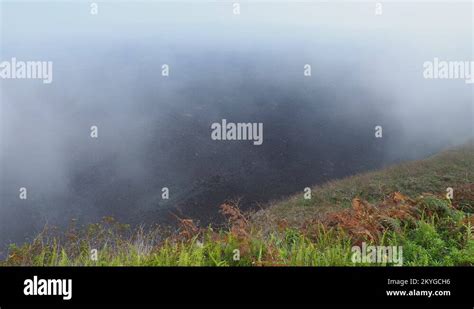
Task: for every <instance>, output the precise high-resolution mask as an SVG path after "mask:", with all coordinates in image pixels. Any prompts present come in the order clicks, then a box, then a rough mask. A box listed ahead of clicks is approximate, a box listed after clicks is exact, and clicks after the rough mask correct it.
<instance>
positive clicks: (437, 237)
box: [0, 145, 474, 266]
mask: <svg viewBox="0 0 474 309" xmlns="http://www.w3.org/2000/svg"><path fill="white" fill-rule="evenodd" d="M473 166H474V146H473V145H468V146H464V147H461V148H458V149H453V150H450V151H446V152H443V153H440V154H438V155H435V156H433V157H431V158H428V159H426V160H421V161H415V162H408V163H404V164H400V165H397V166H393V167H390V168H387V169H384V170H380V171H376V172H371V173H366V174H361V175H356V176H353V177H349V178H345V179H342V180H337V181H332V182H330V183H327V184H324V185H322V186H318V187H315V188H313V190H312V198H311V199H310V200H305V199H304V198H303V193H301V194H299V195H295V196H293V197H291V198H289V199H287V200H283V201H279V202H275V203H272V205H270V206H269V207H267V208H265V209H264V210H260V211H258V212H255V213H252V214H243V213H241V212H240V211H239V210H238V205H236V204H233V203H226V204H224V205H222V206H221V213H222V215H223V216H225V217H226V218H227V219H228V225H227V226H226V227H220V228H215V227H212V226H208V227H198V226H196V225H195V224H194V223H193V221H192V220H189V219H180V228H179V230H177V231H170V230H167V229H164V228H161V227H154V228H148V229H144V228H134V229H132V228H130V227H129V226H127V225H124V224H120V223H118V222H116V221H114V220H113V219H112V218H104V220H103V221H102V222H100V223H97V224H92V225H89V226H81V227H78V226H76V225H75V224H74V222H73V223H72V224H71V227H70V228H69V229H68V230H67V231H63V232H62V231H58V230H56V229H54V228H49V227H47V228H45V230H44V231H43V232H42V233H41V234H40V235H38V237H37V238H36V239H35V240H34V241H33V242H31V243H28V244H25V245H22V246H14V245H12V246H11V248H10V251H9V254H8V258H7V259H6V260H5V261H3V262H0V265H152V266H161V265H182V266H186V265H212V266H232V265H236V266H260V265H268V266H269V265H316V266H319V265H354V262H353V260H352V253H353V251H352V250H353V246H361V245H362V244H364V243H366V244H367V245H384V246H397V247H398V246H401V247H402V248H403V265H408V266H409V265H474V216H472V215H471V214H472V213H473V212H474V179H473V178H472V173H471V171H472V167H473ZM448 187H452V188H453V189H454V196H453V199H448V198H447V197H446V195H445V194H446V188H448ZM393 264H394V263H392V262H390V261H387V260H381V261H377V262H376V263H369V262H364V263H362V264H356V265H368V266H373V265H377V266H380V265H393Z"/></svg>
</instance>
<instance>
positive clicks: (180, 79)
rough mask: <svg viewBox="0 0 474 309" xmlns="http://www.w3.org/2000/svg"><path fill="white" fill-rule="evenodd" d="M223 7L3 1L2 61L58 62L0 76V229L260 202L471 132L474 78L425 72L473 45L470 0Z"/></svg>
mask: <svg viewBox="0 0 474 309" xmlns="http://www.w3.org/2000/svg"><path fill="white" fill-rule="evenodd" d="M232 9H233V7H232V3H231V2H199V3H192V2H176V3H172V2H146V1H144V2H138V3H132V2H130V3H127V2H119V3H112V2H104V3H99V7H98V14H97V15H91V14H90V7H89V2H77V3H76V2H74V3H72V2H9V1H4V2H2V4H1V40H0V43H1V59H0V60H2V61H9V60H10V59H11V58H12V57H16V58H17V59H18V60H24V61H29V60H32V61H38V60H39V61H52V62H53V68H54V69H53V74H54V75H53V82H52V83H51V84H43V83H42V82H41V81H40V80H18V79H16V80H15V79H1V80H0V82H1V110H0V112H1V118H0V121H1V131H0V133H1V134H0V137H1V140H0V150H1V153H0V164H1V171H0V172H1V173H0V176H1V179H0V188H1V191H0V197H1V199H0V244H6V243H10V242H22V241H25V240H27V239H29V238H30V237H31V236H33V235H34V233H35V232H36V231H38V230H40V229H41V228H42V227H43V226H44V225H45V224H53V225H60V226H61V225H63V224H65V223H67V222H68V221H69V220H70V219H71V218H77V219H79V220H80V221H81V222H84V223H86V222H95V221H97V220H99V219H100V218H101V217H102V216H115V217H117V218H118V219H119V220H120V221H122V222H127V223H132V224H139V223H147V224H148V223H154V222H160V223H165V224H167V223H172V221H173V216H172V215H171V213H173V214H177V215H179V216H183V217H192V218H195V219H196V220H199V221H201V223H203V224H206V223H209V222H216V221H217V220H219V214H218V211H217V210H218V206H219V204H220V203H222V202H223V201H225V200H231V199H235V198H241V199H242V207H243V208H245V209H247V208H255V207H260V206H261V205H264V204H265V203H266V202H268V201H270V200H273V199H279V198H283V197H284V196H287V195H289V194H294V193H297V192H302V190H303V189H304V188H305V187H308V186H312V185H316V184H319V183H323V182H324V181H327V180H331V179H336V178H341V177H344V176H348V175H353V174H356V173H359V172H363V171H368V170H374V169H377V168H380V167H383V166H387V165H390V164H394V163H397V162H401V161H405V160H413V159H419V158H424V157H427V156H429V155H431V154H433V153H436V152H438V151H440V150H442V149H445V148H449V147H452V146H455V145H460V144H462V143H465V142H466V141H467V140H469V139H471V138H472V137H473V130H472V119H473V108H472V106H473V89H474V88H473V86H472V84H466V83H465V82H464V80H459V79H458V80H456V79H453V80H429V79H424V78H423V63H424V62H425V61H432V60H433V58H435V57H438V58H440V59H443V60H453V61H457V60H459V61H470V60H473V57H472V55H473V52H472V42H473V33H472V29H473V26H472V22H473V21H472V3H469V2H465V3H463V2H460V3H438V2H426V3H418V4H409V3H399V4H397V3H387V4H386V5H384V7H383V10H384V11H383V14H382V15H381V16H374V7H373V4H371V3H342V2H336V3H333V4H329V3H324V2H315V3H308V2H298V3H290V2H283V1H282V2H278V1H275V2H265V1H263V2H257V3H246V2H244V3H242V5H241V13H240V15H233V14H232ZM163 64H168V65H169V67H170V75H169V76H168V77H163V76H162V75H161V70H162V65H163ZM306 64H310V65H311V76H309V77H308V76H304V74H303V72H304V66H305V65H306ZM222 119H227V120H228V121H232V122H261V123H263V127H264V138H263V144H262V145H261V146H255V145H253V143H252V142H250V141H213V140H211V138H210V136H211V130H210V126H211V124H212V123H213V122H220V121H221V120H222ZM378 125H380V126H382V128H383V137H382V138H375V136H374V132H375V131H374V128H375V126H378ZM91 126H97V127H98V138H91V136H90V132H91V131H90V128H91ZM21 187H25V188H27V190H28V191H27V192H28V198H27V199H26V200H22V199H19V188H21ZM162 187H168V188H169V190H170V198H169V200H163V199H162V198H161V194H162V191H161V189H162ZM0 251H1V250H0Z"/></svg>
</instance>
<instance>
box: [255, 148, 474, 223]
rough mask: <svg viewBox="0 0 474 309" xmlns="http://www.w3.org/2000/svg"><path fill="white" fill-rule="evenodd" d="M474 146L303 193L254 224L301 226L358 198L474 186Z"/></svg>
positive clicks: (270, 209) (260, 214) (278, 203)
mask: <svg viewBox="0 0 474 309" xmlns="http://www.w3.org/2000/svg"><path fill="white" fill-rule="evenodd" d="M473 168H474V143H469V144H467V145H464V146H461V147H458V148H454V149H450V150H447V151H443V152H441V153H438V154H436V155H434V156H432V157H430V158H427V159H423V160H418V161H411V162H405V163H401V164H398V165H395V166H392V167H388V168H385V169H382V170H379V171H374V172H367V173H362V174H358V175H354V176H350V177H347V178H343V179H340V180H334V181H330V182H327V183H325V184H323V185H320V186H316V187H313V188H312V189H311V190H312V198H311V199H310V200H305V199H304V198H303V192H302V193H300V194H296V195H293V196H292V197H290V198H288V199H285V200H282V201H276V202H273V203H272V204H271V205H270V207H267V208H265V209H263V210H261V211H258V212H257V213H256V214H255V215H254V216H253V220H254V221H255V222H256V224H257V225H259V226H261V227H262V228H268V227H269V226H273V225H274V224H269V222H276V221H279V220H282V219H284V220H286V221H288V223H289V224H290V225H301V224H302V223H304V222H305V221H306V220H308V219H310V218H313V217H314V216H317V215H323V214H324V213H326V212H328V211H334V210H338V209H343V208H347V207H350V206H351V202H352V200H353V199H354V198H355V197H360V198H361V199H364V200H367V201H369V202H372V203H374V202H378V201H381V200H383V199H384V198H385V197H386V196H388V195H389V194H390V193H392V192H402V193H404V194H406V195H408V196H412V197H416V196H419V195H421V194H423V193H432V194H440V193H442V192H446V188H448V187H452V188H453V189H455V190H456V188H457V187H462V186H464V185H467V184H472V183H474V178H473V174H472V171H473Z"/></svg>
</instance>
